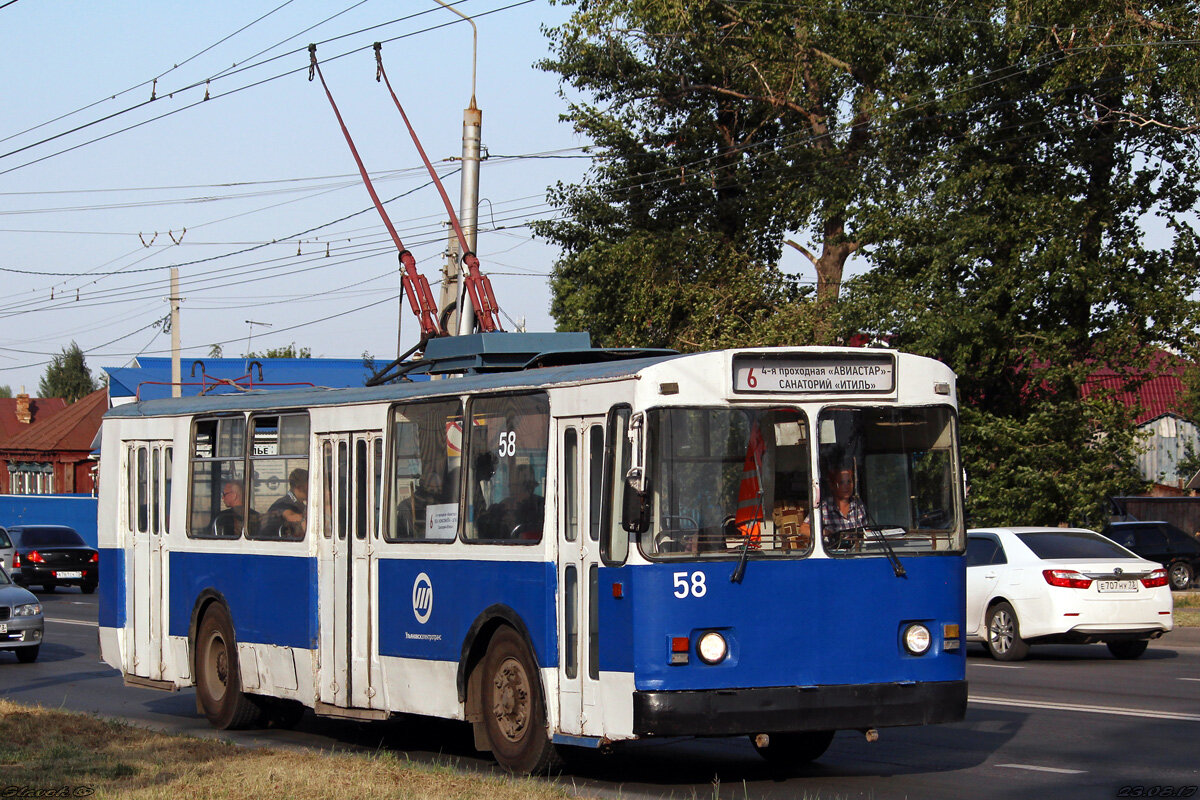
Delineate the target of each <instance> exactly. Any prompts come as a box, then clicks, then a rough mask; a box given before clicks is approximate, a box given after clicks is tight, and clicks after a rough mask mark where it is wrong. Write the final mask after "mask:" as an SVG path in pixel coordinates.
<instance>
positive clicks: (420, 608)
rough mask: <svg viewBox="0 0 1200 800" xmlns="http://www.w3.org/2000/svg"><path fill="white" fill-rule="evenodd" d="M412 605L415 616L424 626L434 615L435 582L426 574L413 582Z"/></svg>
mask: <svg viewBox="0 0 1200 800" xmlns="http://www.w3.org/2000/svg"><path fill="white" fill-rule="evenodd" d="M412 604H413V616H414V617H416V618H417V622H419V623H421V624H422V625H424V624H425V623H426V622H428V621H429V615H430V614H432V613H433V582H432V581H430V580H429V576H428V575H426V574H425V573H424V572H422V573H421V574H420V575H418V576H417V579H416V580H415V581H413V595H412Z"/></svg>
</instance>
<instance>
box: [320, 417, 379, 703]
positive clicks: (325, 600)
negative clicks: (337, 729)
mask: <svg viewBox="0 0 1200 800" xmlns="http://www.w3.org/2000/svg"><path fill="white" fill-rule="evenodd" d="M317 442H318V447H319V448H320V457H319V458H320V467H319V469H320V472H321V475H320V479H319V483H318V485H319V486H320V492H321V503H320V512H319V513H320V521H319V525H318V538H319V541H320V545H319V548H318V549H319V551H320V556H319V559H318V572H319V574H318V583H319V589H318V592H319V595H318V603H317V605H318V609H319V610H318V621H319V625H320V641H319V644H318V654H317V663H318V676H319V677H318V695H317V700H318V704H320V703H325V704H328V705H330V706H337V707H339V708H383V705H382V703H383V698H382V696H381V695H380V694H379V688H380V687H381V685H382V681H381V678H380V667H379V654H378V626H377V625H376V624H375V613H374V609H375V604H376V602H377V596H376V581H377V572H376V570H375V569H374V566H373V562H374V558H373V556H374V547H375V541H376V532H377V530H378V525H379V508H380V501H381V496H380V490H381V480H382V477H383V432H382V431H354V432H346V433H324V434H318V436H317Z"/></svg>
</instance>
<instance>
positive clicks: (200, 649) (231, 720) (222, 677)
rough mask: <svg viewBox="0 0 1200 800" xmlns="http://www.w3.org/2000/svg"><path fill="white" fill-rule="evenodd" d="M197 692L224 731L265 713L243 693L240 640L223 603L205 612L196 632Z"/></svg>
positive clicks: (207, 713) (210, 715) (216, 725)
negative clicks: (240, 670)
mask: <svg viewBox="0 0 1200 800" xmlns="http://www.w3.org/2000/svg"><path fill="white" fill-rule="evenodd" d="M196 695H197V697H198V698H199V699H200V706H201V708H203V709H204V716H206V717H208V721H209V722H211V723H212V724H213V726H214V727H216V728H220V729H221V730H232V729H235V728H245V727H247V726H249V725H251V724H253V723H254V722H256V721H257V720H258V718H259V715H260V713H261V711H260V709H259V707H258V706H256V705H255V704H254V703H253V702H251V700H250V698H248V697H246V695H245V694H243V693H242V679H241V674H240V673H239V672H238V658H237V640H236V639H235V638H234V636H233V625H232V624H231V622H230V619H229V612H228V611H226V610H225V607H224V606H222V605H219V604H217V605H213V606H210V607H209V609H208V610H207V611H206V612H204V617H203V619H201V620H200V629H199V630H198V631H197V633H196Z"/></svg>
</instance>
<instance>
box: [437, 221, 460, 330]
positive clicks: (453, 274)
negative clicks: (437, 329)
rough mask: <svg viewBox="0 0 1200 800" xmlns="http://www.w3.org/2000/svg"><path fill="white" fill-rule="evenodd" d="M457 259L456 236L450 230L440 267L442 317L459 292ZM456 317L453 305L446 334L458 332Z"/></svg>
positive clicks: (456, 309)
mask: <svg viewBox="0 0 1200 800" xmlns="http://www.w3.org/2000/svg"><path fill="white" fill-rule="evenodd" d="M447 227H449V226H447ZM459 258H460V256H459V252H458V236H456V235H455V233H454V228H450V230H449V233H448V235H447V237H446V262H445V264H443V265H442V292H441V295H440V296H439V297H438V309H439V311H440V312H441V314H443V315H445V313H446V309H447V308H449V307H450V306H451V305H452V304H455V303H457V301H458V293H459V292H460V291H461V289H460V288H459V286H460V283H459V281H460V279H461V278H462V274H461V273H462V270H461V269H460V268H459V263H458V260H459ZM458 315H459V307H458V306H457V305H455V307H454V313H452V314H451V315H450V316H449V317H447V318H446V326H445V327H446V331H447V332H450V331H453V332H454V333H457V332H458Z"/></svg>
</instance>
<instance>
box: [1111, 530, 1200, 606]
mask: <svg viewBox="0 0 1200 800" xmlns="http://www.w3.org/2000/svg"><path fill="white" fill-rule="evenodd" d="M1101 533H1103V534H1104V535H1105V536H1107V537H1108V538H1110V539H1112V540H1113V541H1114V542H1116V543H1117V544H1119V545H1121V546H1122V547H1127V548H1129V549H1130V550H1132V551H1133V552H1135V553H1137V554H1138V555H1139V556H1141V557H1142V558H1146V559H1149V560H1151V561H1157V562H1158V563H1160V564H1162V565H1163V566H1164V567H1166V568H1167V577H1168V578H1169V580H1170V582H1171V588H1172V589H1175V590H1176V591H1181V590H1183V589H1186V588H1188V586H1190V585H1191V583H1192V581H1193V580H1194V579H1195V577H1196V573H1197V572H1198V571H1200V541H1197V540H1196V539H1195V537H1193V536H1188V535H1187V534H1186V533H1184V532H1183V531H1181V530H1179V528H1176V527H1175V526H1174V525H1172V524H1171V523H1169V522H1161V521H1157V522H1110V523H1109V524H1108V525H1107V526H1105V528H1104V530H1102V531H1101Z"/></svg>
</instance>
